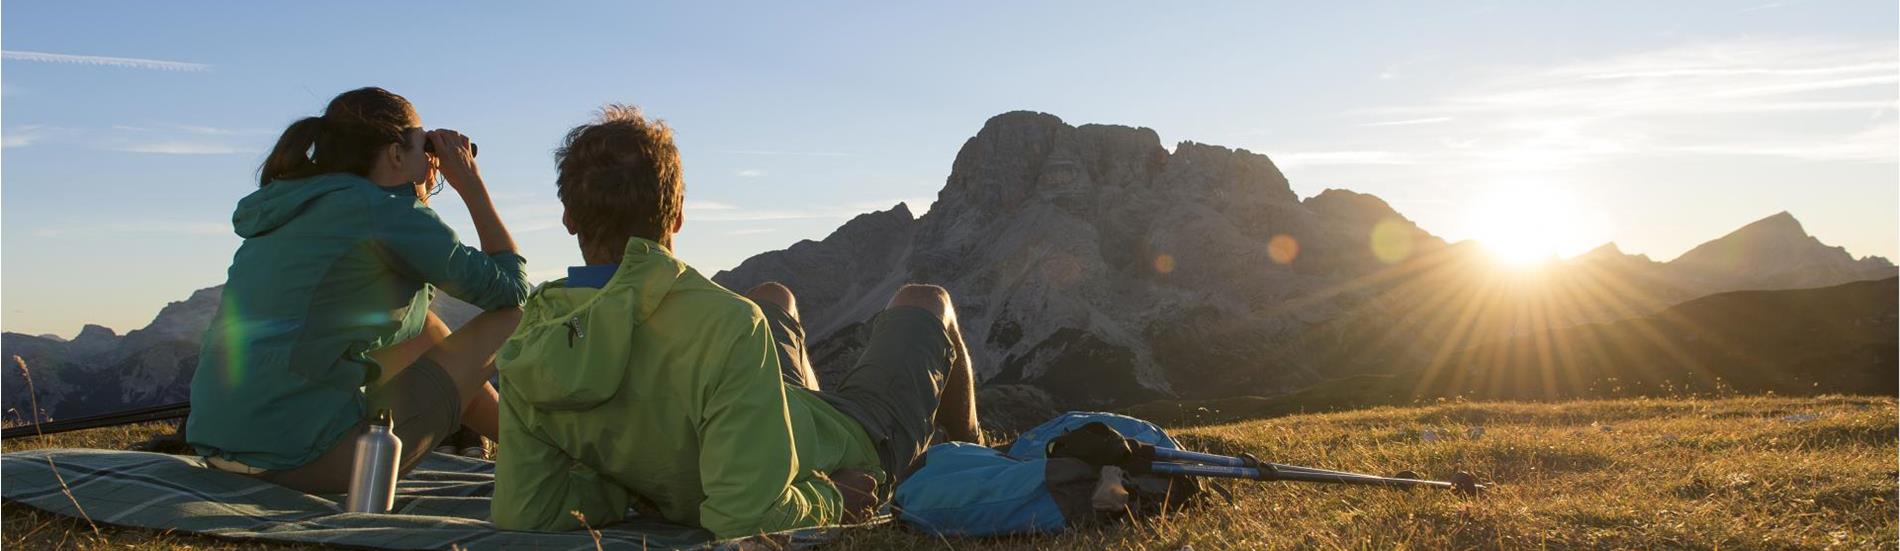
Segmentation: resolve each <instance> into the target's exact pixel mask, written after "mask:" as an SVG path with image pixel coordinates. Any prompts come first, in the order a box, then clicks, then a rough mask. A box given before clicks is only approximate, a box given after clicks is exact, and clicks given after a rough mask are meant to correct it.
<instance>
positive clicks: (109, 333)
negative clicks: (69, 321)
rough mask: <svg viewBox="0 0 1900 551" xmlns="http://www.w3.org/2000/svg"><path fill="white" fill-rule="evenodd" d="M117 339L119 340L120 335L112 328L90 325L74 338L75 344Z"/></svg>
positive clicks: (80, 330) (82, 328) (81, 329)
mask: <svg viewBox="0 0 1900 551" xmlns="http://www.w3.org/2000/svg"><path fill="white" fill-rule="evenodd" d="M116 338H119V333H118V332H116V331H113V330H112V328H111V327H106V326H104V325H97V324H91V323H88V324H86V325H85V327H81V328H80V329H79V335H77V336H74V337H73V342H91V341H98V340H112V339H116Z"/></svg>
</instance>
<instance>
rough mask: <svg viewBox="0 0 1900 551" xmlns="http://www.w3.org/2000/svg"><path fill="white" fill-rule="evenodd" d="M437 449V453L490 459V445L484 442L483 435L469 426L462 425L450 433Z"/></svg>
mask: <svg viewBox="0 0 1900 551" xmlns="http://www.w3.org/2000/svg"><path fill="white" fill-rule="evenodd" d="M435 451H436V453H446V454H449V455H460V456H462V457H473V458H476V459H488V446H486V445H484V444H483V442H482V435H480V434H477V433H476V432H475V431H473V430H470V429H469V428H468V427H462V428H461V429H460V430H457V431H455V433H454V434H450V435H449V437H448V438H446V439H444V440H442V443H441V444H440V445H437V446H436V447H435Z"/></svg>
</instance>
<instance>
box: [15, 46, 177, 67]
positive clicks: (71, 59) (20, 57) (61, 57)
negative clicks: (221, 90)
mask: <svg viewBox="0 0 1900 551" xmlns="http://www.w3.org/2000/svg"><path fill="white" fill-rule="evenodd" d="M0 58H4V59H8V60H12V61H36V62H40V63H64V64H69V65H96V66H102V67H123V68H128V69H151V70H158V71H184V72H203V71H209V70H211V66H210V65H206V64H203V63H190V62H184V61H168V60H163V59H145V58H138V57H111V56H101V55H72V54H55V53H49V52H28V51H21V50H0Z"/></svg>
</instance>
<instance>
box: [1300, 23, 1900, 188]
mask: <svg viewBox="0 0 1900 551" xmlns="http://www.w3.org/2000/svg"><path fill="white" fill-rule="evenodd" d="M1895 84H1900V56H1896V52H1895V50H1894V48H1893V44H1892V43H1891V42H1877V41H1866V42H1853V41H1833V40H1764V39H1752V38H1743V39H1731V40H1718V41H1705V42H1693V43H1685V44H1683V45H1679V46H1675V47H1669V48H1663V49H1657V50H1649V51H1642V52H1637V53H1631V54H1624V55H1617V56H1609V57H1604V58H1598V59H1585V60H1581V61H1575V62H1570V63H1563V64H1558V65H1552V66H1547V67H1542V68H1525V67H1515V68H1508V69H1506V68H1499V70H1497V76H1496V77H1494V78H1490V79H1475V80H1474V81H1473V82H1472V83H1471V84H1470V86H1469V87H1468V88H1467V89H1466V91H1464V92H1462V93H1453V94H1450V95H1447V96H1444V97H1441V98H1438V99H1436V100H1430V101H1427V102H1426V103H1422V104H1417V105H1410V106H1392V107H1379V108H1371V109H1361V110H1355V111H1353V112H1350V113H1349V114H1351V115H1356V116H1368V117H1372V116H1377V117H1384V118H1386V119H1390V122H1394V123H1409V122H1412V121H1434V122H1432V123H1431V124H1439V125H1442V126H1445V127H1447V128H1449V129H1450V130H1452V131H1453V133H1452V136H1454V137H1455V140H1454V139H1449V138H1447V139H1440V140H1438V143H1436V144H1433V143H1432V142H1429V141H1425V142H1420V141H1408V142H1404V143H1386V142H1365V143H1359V144H1347V145H1344V146H1341V147H1339V149H1341V150H1364V151H1337V152H1316V153H1295V154H1294V155H1293V156H1291V157H1289V156H1288V155H1285V154H1283V155H1278V156H1275V157H1274V158H1275V160H1276V161H1281V160H1282V159H1286V160H1285V161H1281V163H1282V164H1293V165H1298V164H1307V165H1313V164H1406V163H1405V162H1404V161H1406V160H1408V159H1410V160H1418V159H1432V160H1433V161H1434V162H1443V163H1459V164H1467V165H1476V164H1484V165H1486V166H1490V167H1494V168H1511V169H1514V170H1515V169H1525V170H1541V169H1550V168H1556V167H1561V166H1567V165H1575V164H1578V163H1586V162H1596V161H1602V160H1606V159H1612V158H1627V157H1637V156H1656V155H1676V156H1680V155H1684V154H1689V155H1730V156H1755V157H1775V158H1786V159H1797V160H1825V161H1884V160H1891V159H1893V158H1894V157H1895V154H1894V153H1893V152H1894V151H1895V150H1896V149H1900V140H1897V139H1896V134H1895V133H1893V132H1886V133H1882V132H1879V131H1878V130H1879V129H1880V128H1888V127H1890V126H1885V125H1888V124H1890V123H1891V121H1892V120H1893V118H1894V117H1893V112H1894V110H1893V107H1894V104H1895V98H1894V92H1893V89H1894V85H1895ZM1790 113H1799V114H1802V116H1803V118H1804V119H1805V120H1806V121H1808V123H1807V124H1792V123H1790V122H1788V121H1789V118H1788V117H1786V116H1785V115H1784V114H1790ZM1452 118H1455V119H1456V120H1455V121H1453V120H1439V119H1452ZM1371 124H1379V123H1371ZM1418 124H1426V123H1424V122H1419V123H1418ZM1869 127H1873V128H1874V130H1867V129H1868V128H1869ZM1480 141H1481V142H1482V143H1485V144H1497V145H1496V146H1493V147H1485V148H1479V147H1454V146H1453V145H1452V144H1453V143H1457V144H1475V143H1479V142H1480ZM1421 147H1422V149H1421Z"/></svg>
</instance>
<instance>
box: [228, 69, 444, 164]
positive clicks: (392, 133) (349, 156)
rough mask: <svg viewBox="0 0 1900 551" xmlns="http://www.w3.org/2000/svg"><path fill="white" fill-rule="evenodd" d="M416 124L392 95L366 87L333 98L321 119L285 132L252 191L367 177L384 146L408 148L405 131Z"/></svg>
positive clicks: (303, 121)
mask: <svg viewBox="0 0 1900 551" xmlns="http://www.w3.org/2000/svg"><path fill="white" fill-rule="evenodd" d="M421 124H422V119H421V118H419V117H417V116H416V109H415V107H414V106H411V105H410V104H409V100H407V99H403V97H402V96H398V95H396V94H395V93H394V92H390V91H388V90H384V89H382V88H376V87H369V88H358V89H355V90H350V91H348V92H344V93H341V94H337V96H336V97H335V98H333V99H331V100H330V105H329V106H327V107H324V109H323V116H321V117H304V118H302V119H300V120H298V121H297V122H294V123H291V124H290V128H286V129H284V135H283V136H282V137H280V138H277V147H273V148H271V150H270V156H269V157H266V158H265V159H264V166H262V167H259V168H258V169H257V185H258V187H263V186H268V185H270V183H271V182H274V181H277V180H292V179H297V178H308V177H311V176H316V175H318V174H323V173H327V172H349V173H353V174H356V175H358V176H363V177H368V176H369V170H370V167H371V166H373V165H374V164H375V163H376V158H377V157H376V156H377V154H378V153H379V152H381V151H382V150H383V148H384V146H387V145H389V144H392V143H394V144H401V145H405V146H407V145H408V142H407V140H406V139H405V138H406V137H407V136H408V131H409V130H411V129H414V128H415V127H417V126H419V125H421Z"/></svg>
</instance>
